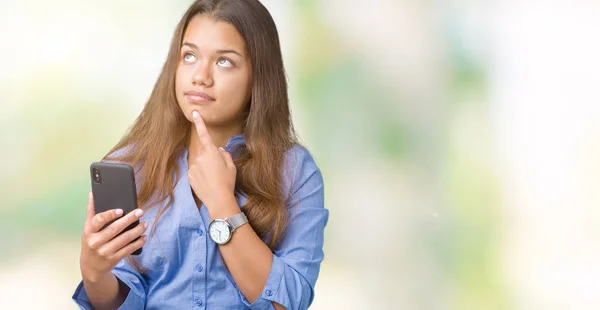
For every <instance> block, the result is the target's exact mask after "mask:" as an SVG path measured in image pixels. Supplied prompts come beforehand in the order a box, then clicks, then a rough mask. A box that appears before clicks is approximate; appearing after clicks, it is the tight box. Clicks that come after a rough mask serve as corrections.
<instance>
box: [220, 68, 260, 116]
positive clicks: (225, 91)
mask: <svg viewBox="0 0 600 310" xmlns="http://www.w3.org/2000/svg"><path fill="white" fill-rule="evenodd" d="M220 84H221V85H222V87H221V88H220V90H219V93H220V94H221V98H223V99H225V101H226V102H227V103H228V104H229V105H231V106H232V108H233V107H235V108H236V109H237V108H239V107H240V106H243V105H245V104H246V103H247V101H248V98H249V94H250V91H251V87H252V85H251V83H250V82H249V81H248V79H247V78H246V77H245V76H244V75H232V76H222V79H221V83H220Z"/></svg>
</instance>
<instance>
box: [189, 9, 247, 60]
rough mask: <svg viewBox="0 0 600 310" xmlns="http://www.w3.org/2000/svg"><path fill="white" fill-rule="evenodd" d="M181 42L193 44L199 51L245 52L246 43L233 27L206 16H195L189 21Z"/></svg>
mask: <svg viewBox="0 0 600 310" xmlns="http://www.w3.org/2000/svg"><path fill="white" fill-rule="evenodd" d="M183 41H184V42H190V43H194V44H195V45H197V46H198V47H199V48H200V49H208V50H219V49H234V50H237V51H239V52H242V53H245V51H246V41H244V38H243V37H242V35H241V34H240V33H239V32H238V31H237V29H236V28H235V27H234V26H233V25H231V24H229V23H227V22H224V21H217V20H216V19H214V18H212V17H210V16H207V15H196V16H194V17H193V18H192V19H191V20H190V23H189V24H188V26H187V28H186V30H185V34H184V35H183ZM182 43H183V42H182Z"/></svg>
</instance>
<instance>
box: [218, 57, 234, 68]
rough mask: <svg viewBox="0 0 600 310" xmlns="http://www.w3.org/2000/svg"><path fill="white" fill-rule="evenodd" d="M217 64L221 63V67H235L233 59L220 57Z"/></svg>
mask: <svg viewBox="0 0 600 310" xmlns="http://www.w3.org/2000/svg"><path fill="white" fill-rule="evenodd" d="M217 65H219V66H221V67H225V68H231V67H233V63H231V61H230V60H229V59H226V58H221V59H219V61H217Z"/></svg>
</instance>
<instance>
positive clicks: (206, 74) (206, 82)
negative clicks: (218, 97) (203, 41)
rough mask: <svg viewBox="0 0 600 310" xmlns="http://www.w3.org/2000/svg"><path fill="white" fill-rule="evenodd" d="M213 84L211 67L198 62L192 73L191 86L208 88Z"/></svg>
mask: <svg viewBox="0 0 600 310" xmlns="http://www.w3.org/2000/svg"><path fill="white" fill-rule="evenodd" d="M213 82H214V80H213V77H212V66H211V65H210V64H209V63H207V62H198V67H197V68H196V70H194V72H193V76H192V84H194V85H201V86H205V87H210V86H212V84H213Z"/></svg>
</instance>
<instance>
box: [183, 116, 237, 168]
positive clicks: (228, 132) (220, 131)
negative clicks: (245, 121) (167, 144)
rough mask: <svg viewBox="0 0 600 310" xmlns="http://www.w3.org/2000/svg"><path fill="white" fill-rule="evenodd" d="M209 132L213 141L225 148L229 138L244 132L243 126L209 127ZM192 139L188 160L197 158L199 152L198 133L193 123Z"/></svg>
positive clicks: (189, 144) (189, 145)
mask: <svg viewBox="0 0 600 310" xmlns="http://www.w3.org/2000/svg"><path fill="white" fill-rule="evenodd" d="M206 129H207V130H208V134H209V135H210V138H211V139H212V141H213V143H214V144H215V146H217V147H222V148H225V145H227V142H228V141H229V139H230V138H231V137H233V136H235V135H238V134H240V133H242V128H241V126H235V127H229V128H218V127H207V128H206ZM190 130H191V132H190V141H189V143H188V160H189V158H195V157H196V154H198V133H197V131H196V126H195V125H194V124H192V126H191V128H190Z"/></svg>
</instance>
